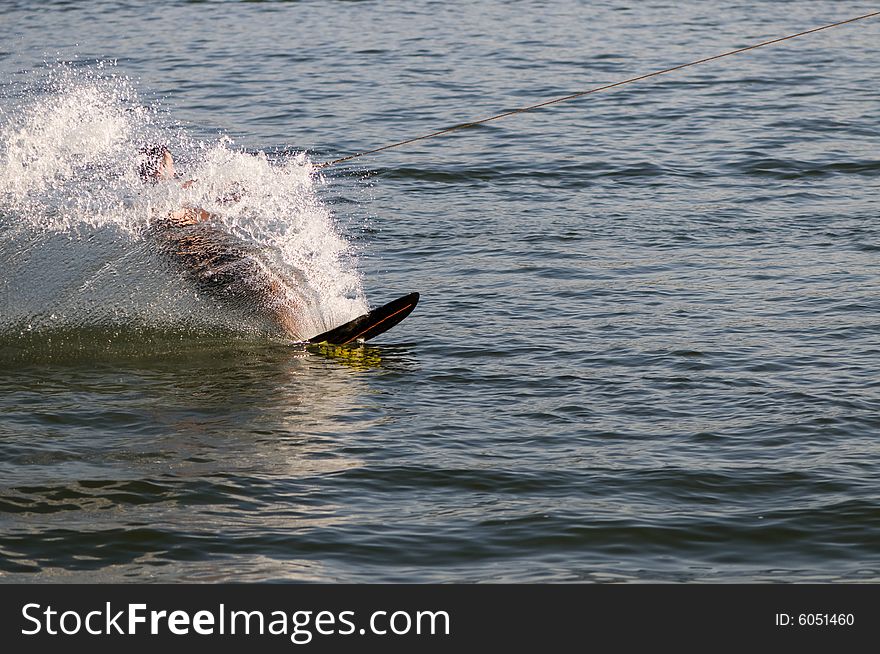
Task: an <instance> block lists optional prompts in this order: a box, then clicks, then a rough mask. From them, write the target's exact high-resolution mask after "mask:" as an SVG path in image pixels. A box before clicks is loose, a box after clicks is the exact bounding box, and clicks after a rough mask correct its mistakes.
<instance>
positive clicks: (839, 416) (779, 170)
mask: <svg viewBox="0 0 880 654" xmlns="http://www.w3.org/2000/svg"><path fill="white" fill-rule="evenodd" d="M872 10H875V7H873V6H872V5H871V3H867V2H831V1H830V0H829V1H816V2H776V1H769V0H761V1H759V2H748V3H745V2H734V3H729V2H726V3H719V2H697V1H695V0H687V1H686V2H680V3H675V5H670V4H668V3H663V2H655V1H653V0H652V1H650V2H644V3H624V2H574V1H573V0H564V1H561V2H551V3H540V2H494V1H490V2H480V3H458V2H443V3H434V2H414V3H402V2H401V3H397V2H389V3H380V2H330V1H320V2H319V1H314V2H300V3H272V2H263V3H236V2H199V3H178V2H159V3H149V4H146V3H123V2H119V3H116V2H97V1H96V2H89V3H64V2H54V3H53V2H48V3H30V2H27V3H26V2H7V3H3V5H2V6H0V48H2V51H0V134H2V142H0V169H2V172H3V176H4V187H3V188H2V189H0V575H2V576H0V579H5V580H25V581H27V580H33V581H68V580H80V581H91V580H98V581H121V580H140V581H153V580H156V581H193V580H195V581H218V580H238V581H267V580H272V581H276V580H295V581H313V580H317V581H457V582H462V581H483V582H493V581H554V582H555V581H701V582H704V581H724V582H733V581H816V580H819V581H834V580H865V581H878V580H880V550H878V543H880V488H878V479H880V445H878V436H880V375H878V370H880V227H878V225H880V184H878V182H880V125H878V115H880V112H878V110H880V91H878V88H880V86H878V81H880V80H878V75H877V70H878V63H880V50H878V44H880V19H873V20H868V21H863V22H860V23H855V24H852V25H848V26H844V27H840V28H837V29H835V30H829V31H826V32H822V33H819V34H815V35H812V36H809V37H805V38H803V39H798V40H795V41H791V42H789V43H786V44H782V45H779V46H775V47H772V48H766V49H762V50H758V51H755V52H750V53H746V54H743V55H739V56H737V57H732V58H727V59H723V60H721V61H717V62H713V63H710V64H706V65H704V66H700V67H695V68H691V69H688V70H687V71H682V72H680V73H677V74H675V75H670V76H666V77H661V78H658V79H654V80H649V81H645V82H643V83H640V84H633V85H630V86H626V87H623V88H620V89H616V90H614V91H610V92H607V93H604V94H598V95H594V96H590V97H589V98H583V99H581V100H579V101H573V102H569V103H565V104H561V105H557V106H554V107H552V108H548V109H546V110H543V111H540V112H534V113H529V114H523V115H518V116H513V117H510V118H507V119H505V120H502V121H497V122H494V123H491V124H489V125H486V126H483V127H479V128H472V129H468V130H464V131H462V132H458V133H456V134H453V135H447V136H443V137H440V138H437V139H434V140H429V141H421V142H419V143H415V144H412V145H410V146H407V147H404V148H400V149H396V150H391V151H387V152H384V153H381V154H376V155H373V156H370V157H365V158H362V159H358V160H356V161H354V162H351V164H346V165H342V166H338V167H333V168H327V169H323V170H319V169H315V168H314V167H312V166H311V164H310V162H321V161H326V160H328V159H330V158H333V157H338V156H343V155H346V154H350V153H353V152H357V151H360V150H365V149H368V148H372V147H378V146H381V145H384V144H386V143H389V142H392V141H397V140H401V139H404V138H408V137H411V136H416V135H418V134H421V133H424V132H429V131H433V130H435V129H439V128H442V127H446V126H449V125H452V124H456V123H460V122H464V121H467V120H470V119H475V118H482V117H485V116H488V115H491V114H494V113H496V112H499V111H504V110H508V109H511V108H515V107H519V106H522V105H524V104H529V103H532V102H537V101H541V100H544V99H547V98H550V97H554V96H557V95H565V94H567V93H572V92H575V91H578V90H582V89H585V88H589V87H591V86H593V85H599V84H604V83H608V82H613V81H617V80H619V79H623V78H625V77H629V76H632V75H636V74H641V73H646V72H650V71H652V70H655V69H659V68H664V67H667V66H672V65H675V64H679V63H683V62H685V61H689V60H691V59H696V58H699V57H703V56H708V55H712V54H716V53H718V52H721V51H723V50H727V49H732V48H737V47H742V46H745V45H748V44H750V43H752V42H757V41H760V40H764V39H768V38H773V37H777V36H782V35H784V34H787V33H791V32H796V31H800V30H803V29H808V28H810V27H815V26H818V25H821V24H823V23H830V22H834V21H836V20H841V19H844V18H848V17H851V16H855V15H858V14H863V13H868V12H869V11H872ZM157 139H159V140H162V141H163V142H167V143H169V144H171V145H172V147H173V148H174V149H175V153H176V154H178V157H179V159H178V161H179V167H180V168H181V170H182V171H183V173H184V174H185V175H187V176H191V177H196V178H198V179H199V180H200V186H196V187H193V189H189V190H186V191H184V190H183V189H177V188H170V187H168V188H165V189H164V190H163V189H160V188H155V189H148V190H146V191H144V190H143V189H139V188H138V185H137V184H138V182H137V178H136V174H135V173H134V172H133V171H134V170H135V167H134V165H135V153H136V150H137V146H138V144H139V143H142V142H144V141H149V140H154V141H155V140H157ZM303 152H305V153H306V154H305V155H303V154H302V153H303ZM230 185H231V187H233V188H239V189H245V190H244V199H243V200H242V201H240V202H236V203H234V204H225V205H224V204H223V203H222V202H219V201H218V200H217V199H216V198H217V196H218V194H220V193H222V192H224V189H228V188H230ZM199 189H202V190H199ZM212 202H213V203H214V204H213V205H211V208H212V210H215V211H218V212H219V213H220V215H222V221H223V224H224V226H225V227H226V228H228V229H229V230H230V231H232V232H234V233H235V234H236V235H237V236H238V237H239V238H242V239H245V240H248V241H249V242H250V243H251V244H252V245H253V247H254V248H257V249H260V250H261V251H262V252H263V253H264V256H265V257H267V261H269V264H270V265H272V266H274V267H275V269H277V270H279V271H282V272H283V273H284V274H285V275H288V276H289V277H290V278H291V279H294V280H296V281H297V293H299V294H300V295H299V297H300V300H301V302H302V303H303V306H304V307H305V309H304V316H305V317H304V321H305V323H304V324H305V326H304V327H303V329H304V330H306V331H308V330H312V331H315V330H318V329H320V328H323V327H327V326H332V325H334V324H337V323H339V322H341V321H344V320H346V319H348V318H350V317H351V316H353V315H357V314H358V313H359V312H360V311H361V310H363V308H364V307H365V306H366V305H368V304H369V305H371V306H376V305H378V304H381V303H383V302H385V301H387V300H390V299H392V298H393V297H396V296H398V295H401V294H403V293H406V292H409V291H420V292H421V293H422V300H421V303H420V304H419V306H418V308H417V309H416V311H415V312H414V313H413V314H412V316H411V317H409V318H408V319H407V320H406V321H405V322H403V323H402V324H401V325H399V326H398V327H396V328H395V329H394V330H392V331H390V332H388V333H386V334H385V335H383V336H382V337H380V338H378V339H376V340H375V341H371V342H370V343H369V344H367V345H364V346H362V347H355V348H329V347H315V346H309V347H306V346H303V345H299V344H296V343H291V342H289V341H288V340H285V339H284V338H281V337H279V336H278V334H275V333H272V331H271V330H269V329H267V328H266V326H265V325H263V324H261V323H259V321H257V320H256V319H255V318H253V317H252V316H249V315H248V314H247V313H246V312H245V313H241V312H239V313H236V312H234V311H231V310H227V308H226V307H224V306H223V305H222V303H219V302H215V301H213V300H211V298H207V297H203V296H201V295H200V293H199V291H198V290H197V289H194V288H190V287H189V286H188V285H187V282H186V280H185V279H182V278H180V277H179V276H177V275H176V274H175V273H174V271H170V270H167V269H165V268H163V267H162V265H160V264H159V263H157V261H156V260H155V257H154V253H153V252H152V251H151V247H150V241H149V238H147V237H146V236H145V231H144V224H145V223H146V221H147V220H148V216H149V215H151V213H150V212H155V211H156V210H162V207H166V208H167V207H171V206H175V205H177V204H181V203H200V204H205V203H208V204H210V203H212Z"/></svg>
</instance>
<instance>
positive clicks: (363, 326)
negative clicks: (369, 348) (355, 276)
mask: <svg viewBox="0 0 880 654" xmlns="http://www.w3.org/2000/svg"><path fill="white" fill-rule="evenodd" d="M418 301H419V294H418V293H410V294H409V295H404V296H403V297H400V298H397V299H396V300H392V301H391V302H389V303H388V304H385V305H382V306H381V307H378V308H376V309H373V310H372V311H370V312H369V313H365V314H364V315H362V316H358V317H357V318H355V319H354V320H351V321H349V322H347V323H345V324H344V325H340V326H339V327H336V328H334V329H331V330H330V331H328V332H324V333H323V334H318V335H317V336H313V337H312V338H310V339H309V343H330V344H331V345H345V344H346V343H353V342H355V341H368V340H370V339H371V338H373V337H374V336H378V335H379V334H382V333H384V332H387V331H388V330H389V329H391V328H392V327H394V325H396V324H397V323H399V322H400V321H401V320H403V319H404V318H406V317H407V316H408V315H409V314H410V313H412V310H413V309H415V308H416V304H418Z"/></svg>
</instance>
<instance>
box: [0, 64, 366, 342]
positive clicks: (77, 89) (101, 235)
mask: <svg viewBox="0 0 880 654" xmlns="http://www.w3.org/2000/svg"><path fill="white" fill-rule="evenodd" d="M3 104H4V105H5V106H4V107H3V108H0V178H2V179H3V180H4V183H3V185H2V188H0V271H2V275H0V339H3V338H8V337H10V336H16V335H18V336H21V335H24V334H27V335H28V338H29V339H31V340H33V339H34V338H35V335H37V336H36V338H37V339H38V335H39V334H41V333H58V332H59V331H60V332H62V333H63V332H65V331H79V332H81V331H83V330H91V329H94V330H98V331H101V333H107V331H108V330H110V331H111V332H113V333H120V330H121V331H122V332H124V333H128V334H130V333H131V332H132V331H135V332H136V331H137V330H144V331H145V332H150V333H153V332H155V331H157V330H158V331H162V330H184V331H188V332H196V333H204V334H218V333H224V334H232V335H240V336H243V337H257V338H266V337H270V338H271V337H277V336H281V334H280V333H279V328H278V326H277V325H276V324H272V322H271V321H268V320H266V318H265V315H261V314H260V313H259V312H257V311H249V310H247V308H244V309H243V308H241V307H240V306H234V307H233V306H229V305H227V304H226V303H224V302H222V301H221V300H218V299H217V298H216V297H212V296H211V295H210V294H205V293H204V291H203V289H200V288H198V287H197V286H195V285H193V283H192V281H191V280H190V279H187V277H186V276H184V275H182V274H181V272H180V271H179V270H175V269H174V268H173V267H169V265H168V263H167V261H165V260H163V258H162V256H161V253H160V252H158V251H157V248H156V244H155V241H154V240H153V239H151V238H150V226H151V224H154V223H155V220H156V217H159V216H167V215H168V214H169V213H170V212H172V211H174V210H176V209H179V208H180V207H184V206H191V207H199V208H202V209H204V210H205V211H207V212H210V214H212V216H213V217H212V223H214V225H215V226H216V228H218V229H220V230H223V232H225V233H227V234H229V235H230V237H232V238H234V239H236V242H240V243H242V244H244V246H246V247H247V249H248V251H251V252H254V253H258V256H259V260H260V262H261V266H264V267H266V268H267V269H270V270H272V272H273V274H277V275H278V276H279V277H280V278H282V279H284V280H285V281H286V282H287V286H288V287H289V290H290V292H291V293H292V294H293V295H294V296H295V297H294V304H295V305H296V306H297V307H298V313H299V314H300V315H298V316H297V329H296V332H295V333H292V334H291V333H288V334H285V336H286V337H292V338H294V339H297V338H298V339H306V338H308V337H309V336H312V335H314V334H317V333H321V332H323V331H326V330H328V329H331V328H333V327H335V326H336V325H339V324H341V323H343V322H346V321H348V320H350V319H352V318H354V317H355V316H357V315H359V314H361V313H363V312H364V311H365V310H366V309H367V303H366V301H365V298H364V293H363V289H362V285H361V280H360V277H359V275H358V274H357V271H356V259H355V256H354V254H353V250H352V248H351V246H350V244H349V243H348V242H347V241H346V240H345V238H343V237H342V236H341V235H340V234H339V233H338V231H337V230H336V228H335V225H334V221H333V217H332V215H331V213H330V211H329V209H328V208H327V207H326V206H325V205H324V204H323V203H322V201H321V199H320V198H319V195H318V188H317V186H318V184H319V183H320V182H319V181H318V177H317V176H316V175H315V172H314V169H313V167H312V166H311V164H310V163H309V161H308V160H307V158H306V157H305V156H304V155H303V154H294V155H279V156H273V157H271V159H270V157H267V156H266V155H265V154H264V153H262V152H259V153H256V154H251V153H247V152H242V151H237V150H235V149H234V148H233V144H232V142H231V141H230V140H229V139H228V138H219V139H217V140H216V141H214V142H205V141H201V140H197V139H194V138H191V137H189V136H188V135H187V134H186V131H185V130H183V129H181V128H180V127H179V126H176V125H174V124H173V123H172V122H171V121H170V120H169V118H168V116H167V115H166V114H165V113H163V111H162V110H161V108H159V107H156V106H146V105H144V104H143V103H142V102H141V101H140V99H139V97H138V93H137V91H136V84H135V83H134V82H132V81H131V80H130V79H127V78H125V77H123V76H119V75H117V74H115V72H114V70H113V69H112V67H109V66H105V65H96V66H93V67H79V68H74V67H72V66H69V65H61V64H55V65H50V66H47V67H46V68H45V69H43V70H40V71H34V72H32V73H31V74H30V78H29V80H28V83H27V84H26V85H23V86H22V87H21V88H20V89H19V92H18V93H17V95H16V94H12V96H10V97H7V98H4V99H3ZM154 143H162V144H165V145H167V147H168V148H169V149H170V150H171V151H172V152H173V153H174V157H175V166H176V169H177V170H178V172H180V173H182V174H183V176H184V177H183V178H184V179H187V180H188V179H193V180H196V181H195V183H193V184H192V185H190V186H188V187H187V188H184V185H182V184H181V183H180V182H179V181H174V180H171V181H166V182H160V183H159V184H155V185H149V184H145V183H144V182H143V180H142V179H141V178H140V177H139V176H138V172H137V168H138V163H139V157H141V156H142V155H140V153H139V149H140V148H141V147H142V146H143V145H144V144H154Z"/></svg>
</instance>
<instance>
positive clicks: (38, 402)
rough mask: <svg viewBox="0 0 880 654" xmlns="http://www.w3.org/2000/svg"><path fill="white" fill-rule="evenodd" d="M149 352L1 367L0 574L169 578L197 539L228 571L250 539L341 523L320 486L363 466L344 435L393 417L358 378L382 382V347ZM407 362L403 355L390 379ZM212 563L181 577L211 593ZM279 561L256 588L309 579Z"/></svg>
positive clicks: (197, 345)
mask: <svg viewBox="0 0 880 654" xmlns="http://www.w3.org/2000/svg"><path fill="white" fill-rule="evenodd" d="M80 336H82V335H80ZM94 336H95V335H94V334H92V335H91V337H92V341H93V344H94V340H95V339H94ZM129 336H130V335H129ZM112 343H113V342H112V341H111V344H112ZM157 343H161V345H157ZM152 346H153V347H149V348H148V347H145V345H144V344H143V343H141V344H140V346H137V345H136V344H135V343H134V342H133V341H132V340H131V339H130V338H128V337H127V340H126V339H120V340H119V341H117V342H116V346H115V347H116V349H114V348H113V347H109V346H108V347H105V348H104V349H103V350H101V351H100V352H98V353H97V354H96V352H95V350H94V349H92V350H87V349H85V350H80V356H79V357H76V356H75V355H74V351H73V350H71V349H70V348H68V349H67V356H66V358H65V359H64V360H60V361H59V360H57V359H56V360H52V361H41V360H39V357H37V359H36V360H33V361H31V362H26V363H22V362H21V361H19V362H18V363H17V364H12V363H11V362H9V361H7V362H6V364H5V365H4V366H3V367H2V368H0V398H2V399H0V418H2V419H0V511H2V513H3V515H4V516H5V518H4V527H5V528H4V533H5V534H6V537H5V542H4V544H3V552H4V558H3V563H2V565H0V570H6V571H7V572H16V571H27V570H35V569H43V570H47V573H48V576H47V579H51V578H52V577H53V576H55V575H57V574H58V571H57V570H54V569H55V568H56V567H60V568H66V569H69V570H73V571H75V570H76V569H79V568H93V567H103V566H105V565H109V566H117V567H118V566H120V565H121V566H123V568H124V567H125V566H128V565H135V566H144V565H146V566H149V565H158V564H159V562H160V561H162V562H164V563H166V564H167V563H168V559H169V558H171V559H174V560H178V559H181V558H183V559H188V558H191V557H190V556H189V555H187V554H186V552H187V551H189V550H190V549H191V548H197V543H198V542H199V540H200V539H207V540H208V541H215V544H214V545H213V546H210V547H212V548H216V549H217V553H216V556H217V557H220V558H222V555H221V551H222V550H223V549H224V548H226V547H228V548H231V549H235V548H236V547H239V546H240V545H239V544H237V543H238V539H239V538H242V537H245V536H244V535H245V534H247V533H249V532H250V533H253V532H254V531H255V530H256V531H259V533H261V534H263V536H264V537H265V538H266V539H267V542H269V543H271V542H272V541H273V538H274V539H280V541H279V542H281V541H284V540H285V539H288V538H291V537H293V536H295V535H302V534H308V533H309V532H311V531H314V530H316V529H327V528H330V527H333V526H340V525H344V523H345V522H346V520H347V519H348V517H349V516H348V514H347V512H346V510H345V506H344V505H341V504H340V503H339V502H338V501H337V499H336V498H333V497H332V496H327V495H326V494H324V493H323V492H322V491H321V490H320V486H319V482H320V480H321V479H323V478H326V477H327V476H328V475H335V474H339V473H341V472H344V471H348V470H353V469H356V468H358V467H360V466H362V465H363V460H362V458H361V457H360V456H359V450H358V448H357V447H353V446H352V444H351V443H350V442H349V438H350V435H351V434H352V433H354V432H363V431H364V430H370V429H372V428H374V427H376V426H378V425H379V424H380V423H381V422H382V421H383V420H385V419H386V418H387V416H385V415H384V414H383V412H381V411H375V410H374V409H373V408H372V407H371V406H370V404H369V395H370V384H369V377H368V376H365V375H368V374H382V372H383V370H384V368H383V357H382V352H381V350H380V348H376V347H371V348H357V347H351V348H345V349H344V351H343V348H332V349H326V348H320V347H319V348H311V347H310V348H308V349H306V348H305V347H302V346H291V345H285V344H275V345H273V344H266V343H262V344H253V343H243V342H242V343H233V344H231V345H227V346H225V347H220V346H218V345H217V343H216V342H213V343H212V342H210V341H206V340H202V341H199V340H195V341H194V342H193V343H192V344H191V347H189V348H185V347H183V346H182V345H181V343H180V341H179V340H178V341H172V340H167V339H166V340H165V341H164V342H162V341H161V340H160V339H159V338H158V336H157V335H155V334H154V335H153V341H152ZM312 350H315V351H312ZM120 354H122V355H123V356H120ZM410 364H411V361H410V360H409V359H408V355H407V353H406V352H405V351H401V350H399V349H398V350H397V351H393V352H392V353H391V355H390V357H389V363H388V365H389V368H388V369H389V370H391V369H395V368H396V369H398V370H401V369H406V367H407V366H409V365H410ZM369 371H372V373H370V372H369ZM352 416H357V419H356V420H353V419H352ZM194 506H201V509H200V510H198V511H194V510H193V507H194ZM35 533H41V534H43V536H42V537H41V538H39V539H35V538H33V537H32V536H31V534H35ZM51 543H54V545H52V544H51ZM181 550H182V551H181ZM213 558H214V556H209V557H208V559H209V561H208V562H203V564H202V565H200V566H199V570H198V571H197V570H189V571H188V572H187V575H193V576H195V577H198V578H202V579H205V580H209V579H210V578H211V575H212V574H217V573H218V571H219V570H220V569H221V568H222V566H220V567H219V568H217V570H214V572H212V564H211V562H210V559H213ZM288 558H291V557H288V556H284V557H283V559H284V563H283V564H282V563H279V562H278V561H275V562H274V563H273V564H272V565H269V566H268V567H267V565H261V566H258V567H259V569H260V571H261V572H260V574H263V575H266V574H270V575H278V576H284V574H283V570H287V573H286V574H288V575H289V574H294V571H293V568H296V569H297V571H296V572H295V574H296V575H297V576H298V577H300V578H303V577H308V575H307V574H305V572H306V571H305V570H304V569H303V568H304V567H305V568H309V569H311V568H314V566H315V564H314V563H313V562H312V563H307V562H300V564H297V563H296V561H295V560H290V561H288V560H287V559H288ZM292 558H295V557H292ZM267 561H268V559H267ZM319 567H320V566H319ZM268 568H273V569H274V570H275V571H274V572H271V571H268ZM172 569H173V566H172ZM53 570H54V571H53ZM169 572H170V570H165V574H169ZM122 574H133V572H132V571H128V572H127V573H122ZM138 574H140V573H138ZM255 574H256V573H255Z"/></svg>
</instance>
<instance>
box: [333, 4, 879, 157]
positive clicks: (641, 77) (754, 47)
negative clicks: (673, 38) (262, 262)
mask: <svg viewBox="0 0 880 654" xmlns="http://www.w3.org/2000/svg"><path fill="white" fill-rule="evenodd" d="M878 15H880V11H875V12H873V13H870V14H864V15H863V16H856V17H855V18H848V19H847V20H841V21H838V22H836V23H831V24H829V25H823V26H822V27H814V28H813V29H809V30H805V31H803V32H798V33H797V34H789V35H788V36H783V37H780V38H778V39H772V40H770V41H764V42H762V43H756V44H754V45H749V46H746V47H744V48H737V49H736V50H730V51H729V52H724V53H722V54H717V55H714V56H711V57H705V58H703V59H697V60H696V61H691V62H688V63H686V64H680V65H678V66H673V67H671V68H664V69H663V70H657V71H654V72H653V73H647V74H646V75H639V76H638V77H630V78H629V79H625V80H622V81H620V82H614V83H612V84H605V85H604V86H597V87H596V88H592V89H589V90H588V91H579V92H577V93H572V94H570V95H565V96H562V97H560V98H553V99H552V100H545V101H544V102H539V103H538V104H533V105H529V106H528V107H521V108H519V109H511V110H510V111H505V112H503V113H500V114H496V115H494V116H489V117H488V118H482V119H480V120H474V121H471V122H468V123H461V124H458V125H453V126H452V127H447V128H445V129H441V130H438V131H436V132H431V133H430V134H423V135H422V136H416V137H414V138H409V139H406V140H404V141H398V142H397V143H391V144H390V145H384V146H382V147H381V148H374V149H373V150H365V151H363V152H357V153H355V154H350V155H348V156H347V157H342V158H340V159H334V160H333V161H327V162H323V163H319V164H316V165H315V166H316V167H317V168H327V167H328V166H335V165H336V164H339V163H342V162H343V161H351V160H352V159H357V158H358V157H365V156H367V155H368V154H376V153H377V152H383V151H385V150H391V149H392V148H399V147H400V146H402V145H407V144H409V143H415V142H416V141H424V140H425V139H431V138H434V137H435V136H441V135H443V134H449V133H450V132H455V131H457V130H460V129H466V128H468V127H475V126H476V125H482V124H483V123H488V122H491V121H493V120H498V119H500V118H506V117H507V116H513V115H514V114H521V113H525V112H527V111H533V110H534V109H540V108H542V107H547V106H550V105H552V104H558V103H560V102H567V101H568V100H574V99H575V98H580V97H583V96H585V95H590V94H592V93H598V92H599V91H607V90H608V89H613V88H615V87H618V86H623V85H624V84H631V83H633V82H638V81H641V80H644V79H648V78H649V77H657V76H658V75H665V74H667V73H672V72H674V71H677V70H681V69H683V68H689V67H690V66H697V65H699V64H705V63H706V62H709V61H714V60H716V59H721V58H723V57H730V56H732V55H735V54H739V53H741V52H748V51H749V50H757V49H758V48H763V47H765V46H768V45H773V44H775V43H782V42H783V41H788V40H790V39H796V38H798V37H800V36H806V35H807V34H814V33H816V32H821V31H822V30H828V29H831V28H832V27H839V26H841V25H846V24H847V23H854V22H856V21H859V20H865V19H866V18H873V17H874V16H878Z"/></svg>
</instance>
